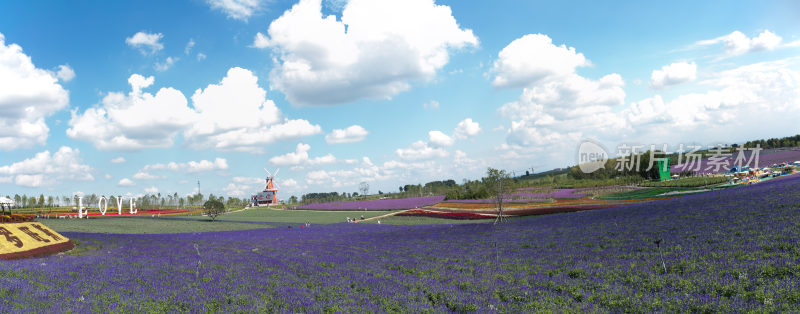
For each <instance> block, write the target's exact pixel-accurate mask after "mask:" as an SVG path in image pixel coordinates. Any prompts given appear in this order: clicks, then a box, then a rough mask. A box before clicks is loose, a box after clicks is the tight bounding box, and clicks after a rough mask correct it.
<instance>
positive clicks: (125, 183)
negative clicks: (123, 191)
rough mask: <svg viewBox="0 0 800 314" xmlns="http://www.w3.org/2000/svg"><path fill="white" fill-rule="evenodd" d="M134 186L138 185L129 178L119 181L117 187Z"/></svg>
mask: <svg viewBox="0 0 800 314" xmlns="http://www.w3.org/2000/svg"><path fill="white" fill-rule="evenodd" d="M134 185H136V183H134V182H133V181H131V179H128V178H122V180H119V182H117V186H134Z"/></svg>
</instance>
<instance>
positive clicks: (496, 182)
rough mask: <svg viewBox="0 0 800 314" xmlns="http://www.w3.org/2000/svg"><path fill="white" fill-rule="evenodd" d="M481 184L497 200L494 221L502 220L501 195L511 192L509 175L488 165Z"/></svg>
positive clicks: (503, 218)
mask: <svg viewBox="0 0 800 314" xmlns="http://www.w3.org/2000/svg"><path fill="white" fill-rule="evenodd" d="M483 184H484V185H485V186H486V189H487V190H489V193H490V194H491V195H492V197H493V198H494V199H495V202H497V219H495V221H494V223H495V224H497V223H499V222H503V221H504V220H505V217H503V196H504V195H505V194H508V193H509V192H511V176H510V175H509V173H508V172H506V171H505V170H497V169H494V168H491V167H489V168H488V169H487V170H486V177H484V178H483Z"/></svg>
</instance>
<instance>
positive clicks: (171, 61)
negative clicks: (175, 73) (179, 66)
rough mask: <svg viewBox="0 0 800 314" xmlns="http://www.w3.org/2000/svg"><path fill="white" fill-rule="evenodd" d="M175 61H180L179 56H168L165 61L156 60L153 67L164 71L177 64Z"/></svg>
mask: <svg viewBox="0 0 800 314" xmlns="http://www.w3.org/2000/svg"><path fill="white" fill-rule="evenodd" d="M175 62H178V58H173V57H167V59H165V60H164V62H156V64H155V65H153V68H154V69H155V70H156V71H158V72H164V71H166V70H169V68H171V67H172V66H173V65H175Z"/></svg>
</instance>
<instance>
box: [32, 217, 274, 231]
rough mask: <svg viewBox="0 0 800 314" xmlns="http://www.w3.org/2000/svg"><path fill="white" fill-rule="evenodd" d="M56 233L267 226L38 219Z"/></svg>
mask: <svg viewBox="0 0 800 314" xmlns="http://www.w3.org/2000/svg"><path fill="white" fill-rule="evenodd" d="M37 221H38V222H40V223H42V224H44V225H46V226H48V227H50V228H51V229H53V230H55V231H57V232H95V233H185V232H206V231H228V230H244V229H259V228H270V227H272V226H270V225H267V224H253V223H237V222H223V221H210V220H207V218H205V217H204V219H203V220H178V219H157V218H94V219H38V220H37Z"/></svg>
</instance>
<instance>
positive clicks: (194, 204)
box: [6, 193, 250, 209]
mask: <svg viewBox="0 0 800 314" xmlns="http://www.w3.org/2000/svg"><path fill="white" fill-rule="evenodd" d="M6 197H8V198H9V199H13V200H14V203H15V208H21V209H31V208H33V209H37V208H38V209H47V208H58V207H73V206H78V197H77V196H58V195H49V196H45V195H44V194H39V195H38V196H36V195H30V196H29V195H25V194H23V195H20V194H15V195H14V196H13V197H11V196H9V195H7V196H6ZM102 197H106V199H107V200H108V205H109V206H108V207H109V208H116V204H117V196H114V195H111V196H105V195H97V194H89V195H84V196H83V199H82V203H83V206H85V207H87V208H96V207H97V202H98V201H99V200H100V198H102ZM129 199H130V198H128V197H123V200H124V203H123V205H124V206H126V207H127V206H129V204H130V203H129V201H128V200H129ZM208 200H214V201H218V202H221V203H223V204H225V205H226V206H227V207H244V206H245V205H247V204H249V203H250V200H249V199H247V198H236V197H228V198H226V197H224V196H215V195H214V194H210V195H208V197H206V196H204V195H203V194H202V193H198V194H194V195H187V196H183V197H181V196H179V195H178V193H173V194H166V195H162V194H161V193H154V194H145V195H143V196H139V197H137V198H136V207H137V208H140V209H167V208H175V209H184V208H186V209H188V208H199V207H200V206H202V205H203V203H204V201H208Z"/></svg>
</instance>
